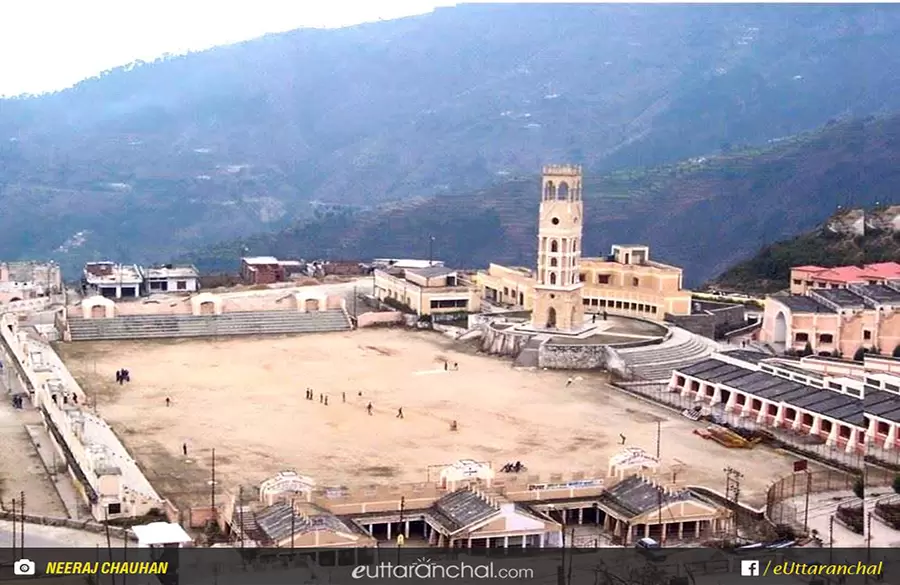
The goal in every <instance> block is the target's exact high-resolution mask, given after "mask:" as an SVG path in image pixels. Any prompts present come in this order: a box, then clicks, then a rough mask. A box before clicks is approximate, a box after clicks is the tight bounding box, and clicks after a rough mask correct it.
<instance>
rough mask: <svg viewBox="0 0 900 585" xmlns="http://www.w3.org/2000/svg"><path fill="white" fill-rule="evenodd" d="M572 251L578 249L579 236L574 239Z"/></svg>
mask: <svg viewBox="0 0 900 585" xmlns="http://www.w3.org/2000/svg"><path fill="white" fill-rule="evenodd" d="M572 251H573V252H577V251H578V238H574V239H573V240H572Z"/></svg>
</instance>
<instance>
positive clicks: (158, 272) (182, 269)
mask: <svg viewBox="0 0 900 585" xmlns="http://www.w3.org/2000/svg"><path fill="white" fill-rule="evenodd" d="M198 276H200V272H199V271H198V270H197V268H196V267H194V266H192V265H190V264H185V265H175V266H173V265H171V264H168V265H166V266H151V267H150V268H148V269H147V278H149V279H155V278H197V277H198Z"/></svg>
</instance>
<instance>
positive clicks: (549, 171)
mask: <svg viewBox="0 0 900 585" xmlns="http://www.w3.org/2000/svg"><path fill="white" fill-rule="evenodd" d="M543 173H544V174H545V175H564V176H567V177H580V176H581V165H544V169H543Z"/></svg>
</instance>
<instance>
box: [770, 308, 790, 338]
mask: <svg viewBox="0 0 900 585" xmlns="http://www.w3.org/2000/svg"><path fill="white" fill-rule="evenodd" d="M773 335H774V337H773V339H772V341H774V342H775V343H780V344H784V343H786V342H787V318H785V316H784V313H782V312H779V313H778V314H777V315H775V331H774V332H773Z"/></svg>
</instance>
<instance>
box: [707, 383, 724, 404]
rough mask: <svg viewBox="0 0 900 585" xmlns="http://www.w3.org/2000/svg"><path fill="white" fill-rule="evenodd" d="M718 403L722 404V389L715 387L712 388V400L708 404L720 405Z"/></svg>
mask: <svg viewBox="0 0 900 585" xmlns="http://www.w3.org/2000/svg"><path fill="white" fill-rule="evenodd" d="M720 402H722V389H721V388H719V386H718V385H716V386H715V387H714V388H713V395H712V400H710V402H709V403H710V404H711V405H715V404H718V403H720Z"/></svg>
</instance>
